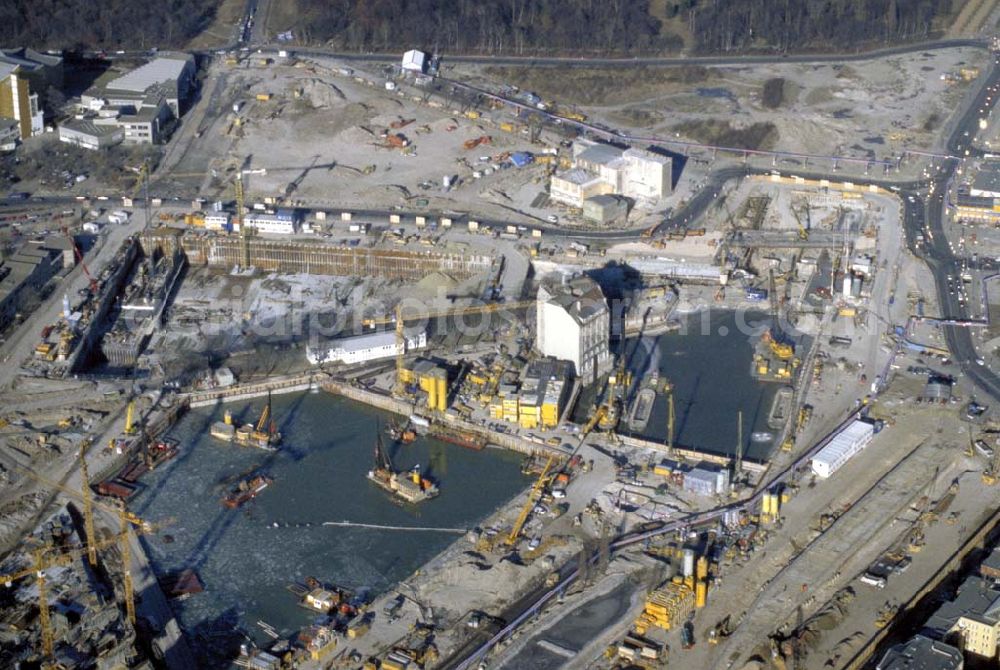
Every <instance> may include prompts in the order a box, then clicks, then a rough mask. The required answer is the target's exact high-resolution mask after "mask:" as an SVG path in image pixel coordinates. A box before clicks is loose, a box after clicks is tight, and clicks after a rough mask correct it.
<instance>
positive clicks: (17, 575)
mask: <svg viewBox="0 0 1000 670" xmlns="http://www.w3.org/2000/svg"><path fill="white" fill-rule="evenodd" d="M51 548H52V547H51V546H49V545H43V546H41V547H37V548H36V549H35V550H34V551H33V552H32V553H33V554H34V561H33V563H32V565H31V567H29V568H26V569H24V570H21V571H20V572H14V573H11V574H7V575H0V582H3V583H4V584H5V585H7V586H10V585H11V583H12V582H14V581H16V580H18V579H21V578H22V577H27V576H29V575H35V585H36V586H37V588H38V622H39V625H40V626H41V629H42V654H43V655H44V656H45V657H46V658H52V653H53V651H54V650H55V639H54V638H53V635H52V621H51V619H50V618H49V601H48V592H47V591H46V588H45V570H47V569H48V568H52V567H56V566H58V565H67V564H68V563H70V562H71V561H72V560H73V555H72V554H60V555H57V556H52V557H49V556H47V555H46V554H47V552H49V551H50V550H51Z"/></svg>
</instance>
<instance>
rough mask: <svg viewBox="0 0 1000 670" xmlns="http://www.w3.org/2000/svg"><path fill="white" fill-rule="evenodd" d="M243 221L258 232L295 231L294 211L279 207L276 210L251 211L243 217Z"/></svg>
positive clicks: (285, 232) (281, 233)
mask: <svg viewBox="0 0 1000 670" xmlns="http://www.w3.org/2000/svg"><path fill="white" fill-rule="evenodd" d="M243 223H244V224H245V225H247V226H250V227H251V228H254V229H256V230H257V232H258V233H266V234H271V235H292V234H293V233H295V211H294V210H291V209H279V210H278V211H276V212H251V213H250V214H247V215H246V216H244V217H243Z"/></svg>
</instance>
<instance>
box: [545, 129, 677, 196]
mask: <svg viewBox="0 0 1000 670" xmlns="http://www.w3.org/2000/svg"><path fill="white" fill-rule="evenodd" d="M672 165H673V161H672V160H671V159H670V157H668V156H660V155H658V154H654V153H651V152H649V151H645V150H643V149H628V150H625V149H619V148H618V147H614V146H611V145H610V144H601V143H598V142H593V141H590V140H577V141H576V142H574V143H573V167H572V168H571V169H570V170H566V171H563V172H557V173H555V174H553V175H552V180H551V182H550V185H549V195H550V197H551V198H552V199H553V200H555V201H557V202H562V203H564V204H567V205H569V206H571V207H583V202H584V201H585V200H586V199H587V198H592V197H594V196H598V195H608V194H611V193H616V194H619V195H624V196H627V197H629V198H635V199H637V200H640V199H641V200H659V199H660V198H663V197H664V196H668V195H670V193H671V186H672V183H673V182H672Z"/></svg>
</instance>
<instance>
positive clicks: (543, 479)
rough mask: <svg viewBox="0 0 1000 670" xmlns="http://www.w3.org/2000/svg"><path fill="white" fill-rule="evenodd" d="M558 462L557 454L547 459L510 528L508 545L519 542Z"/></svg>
mask: <svg viewBox="0 0 1000 670" xmlns="http://www.w3.org/2000/svg"><path fill="white" fill-rule="evenodd" d="M555 462H556V457H555V454H552V455H551V456H549V460H548V461H546V463H545V467H544V468H542V474H540V475H539V476H538V479H536V480H535V484H534V486H532V487H531V491H529V492H528V499H527V501H525V503H524V507H522V508H521V513H520V514H519V515H518V516H517V521H515V522H514V527H513V528H511V529H510V535H508V536H507V541H506V544H507V546H508V547H513V546H514V545H515V544H516V543H517V538H518V537H519V536H520V535H521V531H522V530H523V529H524V524H525V523H526V522H527V521H528V515H530V514H531V510H533V509H534V508H535V504H536V503H537V502H538V499H539V498H541V497H542V492H543V491H545V487H546V486H548V485H549V482H550V481H551V480H552V476H551V475H550V474H549V472H550V471H551V470H552V465H553V464H554V463H555Z"/></svg>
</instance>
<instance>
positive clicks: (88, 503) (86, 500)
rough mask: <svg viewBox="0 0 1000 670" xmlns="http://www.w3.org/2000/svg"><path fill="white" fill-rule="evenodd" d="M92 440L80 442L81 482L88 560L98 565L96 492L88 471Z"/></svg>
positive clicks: (92, 564) (91, 563)
mask: <svg viewBox="0 0 1000 670" xmlns="http://www.w3.org/2000/svg"><path fill="white" fill-rule="evenodd" d="M89 446H90V440H89V439H86V440H84V441H83V442H81V443H80V484H81V486H82V487H83V490H82V491H81V493H82V494H83V525H84V528H85V529H86V531H87V560H88V561H89V563H90V565H91V566H95V565H97V544H96V539H97V536H96V535H95V533H94V499H93V498H94V492H93V491H91V490H90V473H89V472H88V471H87V447H89Z"/></svg>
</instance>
